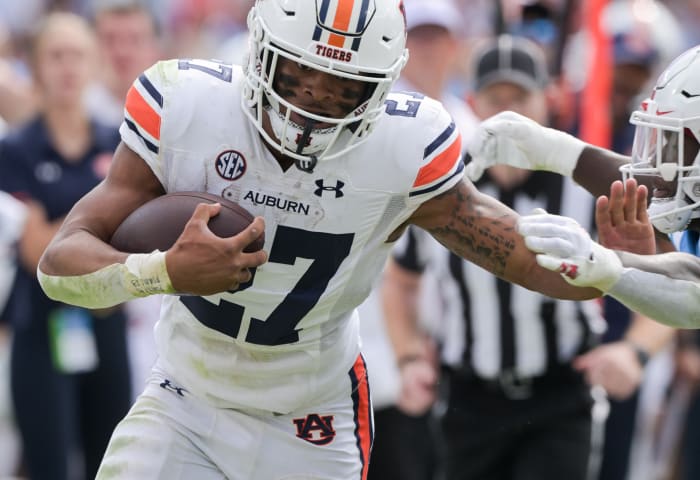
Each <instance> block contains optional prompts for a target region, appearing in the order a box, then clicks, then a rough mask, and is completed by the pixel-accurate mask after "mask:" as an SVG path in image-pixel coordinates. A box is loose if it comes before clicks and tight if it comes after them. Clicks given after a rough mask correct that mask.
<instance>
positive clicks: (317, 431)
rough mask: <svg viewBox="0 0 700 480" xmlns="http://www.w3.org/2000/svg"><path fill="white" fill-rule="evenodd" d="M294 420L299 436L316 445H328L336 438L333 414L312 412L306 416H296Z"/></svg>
mask: <svg viewBox="0 0 700 480" xmlns="http://www.w3.org/2000/svg"><path fill="white" fill-rule="evenodd" d="M292 421H293V422H294V425H296V427H297V437H299V438H301V439H302V440H306V441H307V442H310V443H313V444H314V445H328V444H329V443H331V442H332V441H333V439H334V438H335V429H334V428H333V415H324V416H320V415H318V414H316V413H311V414H309V415H307V416H306V418H295V419H294V420H292Z"/></svg>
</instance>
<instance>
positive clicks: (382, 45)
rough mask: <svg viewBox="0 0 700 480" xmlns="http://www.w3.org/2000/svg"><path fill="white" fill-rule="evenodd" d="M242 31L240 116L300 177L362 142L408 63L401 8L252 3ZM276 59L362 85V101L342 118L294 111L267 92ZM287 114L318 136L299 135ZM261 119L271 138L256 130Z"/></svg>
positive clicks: (301, 1)
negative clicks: (245, 35)
mask: <svg viewBox="0 0 700 480" xmlns="http://www.w3.org/2000/svg"><path fill="white" fill-rule="evenodd" d="M248 29H249V32H250V46H249V47H250V51H249V58H248V62H247V66H246V68H245V72H246V86H245V91H244V95H243V109H244V111H245V112H246V114H247V115H248V116H249V117H250V119H251V120H252V121H253V123H254V124H255V126H256V127H257V129H258V131H259V132H260V134H261V135H262V136H263V138H265V140H266V141H267V142H268V143H269V144H271V145H273V146H274V147H276V148H277V149H279V151H280V152H282V153H283V154H284V155H287V156H289V157H292V158H294V159H295V160H296V161H297V166H299V167H300V168H302V169H304V168H303V166H304V165H306V166H308V167H309V168H311V169H312V168H313V166H314V165H315V164H316V161H321V160H328V159H332V158H335V157H338V156H339V155H342V154H344V153H345V152H347V151H348V150H349V149H351V148H353V147H354V146H356V145H358V144H359V143H360V142H362V141H363V140H364V139H366V138H367V136H368V134H369V133H370V132H371V131H372V128H373V126H374V124H375V122H376V121H377V120H378V119H379V118H380V116H381V114H382V111H383V108H384V106H383V105H384V100H385V99H386V96H387V94H388V93H389V90H391V87H392V85H393V83H394V81H395V80H396V79H397V78H398V76H399V72H400V71H401V69H402V68H403V66H404V65H405V63H406V60H407V58H408V51H407V50H406V48H405V43H406V23H405V16H404V12H403V3H402V0H257V1H256V2H255V5H254V6H253V8H252V9H251V11H250V13H249V15H248ZM280 57H285V58H288V59H291V60H293V61H294V62H296V63H298V64H301V65H304V66H307V67H310V68H314V69H316V70H319V71H321V72H324V73H329V74H332V75H336V76H340V77H344V78H347V79H352V80H360V81H362V82H367V83H368V84H370V88H368V90H367V91H368V96H367V98H366V99H365V100H364V101H362V102H361V104H360V105H358V106H357V108H356V109H355V110H354V111H353V112H351V113H350V114H349V115H347V116H346V117H345V118H330V117H326V116H322V115H316V114H314V113H311V112H308V111H304V110H302V109H300V108H297V107H295V106H294V105H292V104H291V103H289V102H288V101H286V100H285V99H284V98H283V97H282V96H281V95H280V94H279V93H278V92H276V91H275V88H274V86H273V80H274V77H275V71H276V69H277V65H278V61H279V59H280ZM292 112H295V113H296V114H297V115H301V116H302V117H303V118H305V119H309V120H312V121H313V123H322V124H324V128H313V127H309V128H306V129H305V126H304V125H299V124H297V123H295V122H293V121H292V120H291V119H290V117H291V115H292ZM263 115H268V116H269V119H270V124H271V127H272V130H273V132H274V136H275V137H277V138H273V136H272V135H269V134H268V133H267V132H266V131H265V130H264V129H263ZM313 123H310V124H309V125H312V124H313ZM329 124H330V126H328V125H329Z"/></svg>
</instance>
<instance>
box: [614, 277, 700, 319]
mask: <svg viewBox="0 0 700 480" xmlns="http://www.w3.org/2000/svg"><path fill="white" fill-rule="evenodd" d="M606 293H607V294H608V295H610V296H611V297H613V298H615V299H617V300H618V301H620V302H621V303H623V304H624V305H625V306H626V307H628V308H629V309H631V310H634V311H635V312H639V313H641V314H642V315H646V316H647V317H649V318H652V319H653V320H656V321H657V322H660V323H664V324H666V325H670V326H671V327H676V328H700V283H698V282H696V281H690V280H679V279H674V278H670V277H668V276H666V275H662V274H658V273H651V272H647V271H643V270H638V269H636V268H625V269H624V270H623V272H622V275H621V277H620V279H619V280H618V281H617V283H615V285H613V286H612V288H610V290H608V291H607V292H606Z"/></svg>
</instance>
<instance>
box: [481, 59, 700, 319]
mask: <svg viewBox="0 0 700 480" xmlns="http://www.w3.org/2000/svg"><path fill="white" fill-rule="evenodd" d="M699 78H700V46H696V47H693V48H691V49H689V50H687V51H686V52H684V53H683V54H681V55H680V56H678V57H677V58H676V59H675V60H674V61H673V62H672V63H671V64H670V65H669V66H668V67H667V68H666V70H665V71H664V72H663V73H661V75H660V76H659V78H658V80H657V82H656V85H655V86H654V89H653V91H652V94H651V96H650V98H647V99H646V100H644V101H643V102H642V104H641V108H640V109H639V110H637V111H635V112H634V113H632V116H631V118H630V122H631V123H632V124H634V125H635V126H636V131H635V139H634V145H633V149H632V155H631V158H629V157H624V156H622V155H618V154H616V153H613V152H611V151H608V150H604V149H600V148H596V147H593V146H591V145H588V144H585V143H584V142H582V141H580V140H578V139H576V138H574V137H572V136H571V135H568V134H566V133H564V132H560V131H557V130H553V129H550V128H545V127H542V126H540V125H538V124H537V123H535V122H533V121H532V120H529V119H527V118H525V117H522V116H520V115H517V114H515V113H514V112H505V113H501V114H498V115H495V116H494V117H491V118H490V119H488V120H486V121H485V122H483V124H482V125H481V126H480V127H479V131H478V133H477V134H476V135H475V141H474V143H473V144H472V145H470V146H469V149H470V153H471V155H472V157H473V160H472V161H471V163H470V164H469V165H468V166H467V172H468V175H469V176H470V177H471V178H472V180H475V179H477V178H479V177H480V176H481V174H482V172H483V170H484V169H485V168H488V167H489V166H491V165H495V164H498V163H503V164H508V165H513V166H517V167H521V168H528V169H533V170H540V169H541V170H549V171H553V172H556V173H560V174H562V175H568V176H573V178H574V180H576V181H577V182H578V183H580V184H581V185H583V186H584V187H585V188H587V189H588V190H589V191H590V192H591V193H593V194H598V195H599V194H604V193H605V190H606V189H607V188H608V186H610V185H611V184H612V187H611V198H610V199H608V198H607V197H605V196H603V197H600V198H599V199H598V209H599V212H600V213H599V214H600V215H601V217H604V218H606V219H607V220H606V221H607V222H608V225H609V227H610V230H611V231H614V230H615V229H616V228H617V227H619V228H621V229H628V231H632V232H635V233H634V234H636V235H639V236H638V237H637V240H638V241H640V242H648V241H649V240H650V237H649V235H651V234H652V229H651V228H649V229H644V228H643V225H644V224H645V222H646V221H647V212H648V216H649V220H650V221H651V223H652V224H653V225H654V227H656V229H657V230H659V231H660V232H663V233H666V234H673V233H675V232H682V233H677V234H676V235H675V238H676V240H677V241H678V247H679V250H681V251H682V252H685V253H679V252H672V253H664V254H659V255H635V254H633V253H628V252H623V251H615V252H614V253H613V252H612V251H611V250H609V249H607V248H605V247H603V246H601V245H599V244H598V243H596V242H594V241H592V240H591V239H590V237H589V235H588V233H587V232H586V231H585V230H584V229H583V228H581V227H580V226H579V225H578V224H577V223H576V222H574V221H572V220H570V219H567V218H564V217H558V216H555V215H548V214H546V213H541V212H540V213H537V214H534V215H532V216H528V217H524V218H522V219H521V220H520V221H519V225H518V230H519V232H520V233H521V234H523V235H524V236H525V237H526V244H527V246H528V247H529V248H531V249H532V250H533V251H535V252H537V253H538V255H537V262H538V263H539V264H540V265H541V266H543V267H545V268H548V269H550V270H553V271H560V272H561V273H562V276H564V278H565V279H566V280H567V281H568V282H570V283H572V284H574V285H579V286H591V287H595V288H597V289H599V290H601V291H603V292H605V293H606V294H608V295H610V296H612V297H614V298H616V299H617V300H618V301H620V302H621V303H624V304H625V305H626V306H627V307H629V308H630V309H632V310H635V311H637V312H640V313H642V314H644V315H647V316H649V317H651V318H653V319H655V320H657V321H659V322H662V323H665V324H667V325H671V326H675V327H682V328H700V260H699V259H698V258H697V256H698V254H699V252H700V250H699V243H698V239H699V237H700V143H699V142H700V92H699V91H697V87H696V84H697V81H698V79H699ZM618 170H619V171H621V172H622V175H623V179H624V180H625V184H624V187H625V188H626V189H627V191H626V192H624V193H623V184H622V182H620V181H619V180H615V179H616V178H617V177H618V175H619V173H618ZM635 179H637V180H639V181H640V182H643V183H645V184H646V185H648V186H649V187H651V188H652V198H651V202H650V203H649V206H648V209H646V208H645V207H644V205H646V195H647V187H646V186H645V185H641V186H639V187H637V184H636V181H635ZM613 182H614V183H613ZM609 201H610V203H609ZM629 248H630V249H634V244H633V242H631V243H630V245H629Z"/></svg>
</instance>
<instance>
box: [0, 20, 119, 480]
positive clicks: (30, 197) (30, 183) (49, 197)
mask: <svg viewBox="0 0 700 480" xmlns="http://www.w3.org/2000/svg"><path fill="white" fill-rule="evenodd" d="M95 56H96V52H95V37H94V34H93V32H92V30H91V29H90V27H89V25H88V24H87V23H86V22H85V21H84V20H83V19H82V18H81V17H78V16H75V15H73V14H68V13H54V14H50V15H49V16H48V17H46V18H45V19H44V20H43V22H42V23H41V24H40V25H39V28H38V29H37V33H36V36H35V38H34V39H33V41H32V49H31V67H32V72H33V78H34V83H35V88H36V90H37V92H38V94H39V97H40V101H41V110H40V114H39V115H38V116H37V117H36V118H35V119H33V120H32V121H31V122H30V123H28V124H27V125H26V126H24V127H22V128H21V129H19V130H17V131H15V132H12V133H11V134H9V135H8V136H7V137H6V138H5V139H4V140H3V141H2V143H1V144H0V149H1V151H0V189H2V190H5V191H7V192H9V193H12V194H13V195H14V196H15V197H17V198H20V199H22V200H23V201H24V202H25V203H26V204H27V205H28V207H29V210H28V212H29V213H28V217H27V222H26V227H25V230H24V233H23V234H22V237H21V239H20V242H19V269H18V273H17V278H16V281H15V284H14V287H13V291H12V294H11V298H10V303H9V305H8V310H7V315H6V318H7V319H8V321H9V323H10V325H11V327H12V329H13V339H12V356H11V386H12V399H13V403H14V409H15V414H16V419H17V424H18V427H19V430H20V434H21V438H22V447H23V448H22V450H23V453H24V459H25V463H26V467H27V469H28V473H29V476H30V478H32V480H43V479H47V480H66V479H69V478H70V479H75V478H84V479H89V478H94V477H95V474H96V472H97V467H98V465H99V462H100V460H101V458H102V455H103V453H104V450H105V448H106V446H107V442H108V441H109V437H110V434H111V432H112V430H113V429H114V427H115V426H116V424H117V422H118V421H119V420H120V419H121V418H122V417H123V416H124V415H125V414H126V412H127V411H128V409H129V406H130V401H131V395H130V383H129V381H130V380H129V364H128V358H127V350H126V334H125V329H126V318H125V316H124V314H123V312H122V311H121V310H120V309H119V308H115V309H110V310H105V311H89V310H85V309H80V308H75V307H71V306H68V305H63V304H61V303H58V302H54V301H51V300H49V298H48V297H46V295H45V294H44V293H43V291H42V290H41V287H40V286H39V283H38V282H37V279H36V269H37V264H38V262H39V257H40V256H41V254H42V253H43V250H44V248H45V247H46V245H47V244H48V243H49V241H50V240H51V238H52V237H53V235H54V233H55V232H56V230H57V229H58V227H59V226H60V224H61V223H62V220H63V217H64V215H65V214H66V213H67V212H68V210H70V208H71V207H72V206H73V204H74V203H75V202H77V201H78V199H80V198H81V197H82V196H83V195H84V194H85V193H87V192H88V191H89V190H91V189H92V188H93V187H94V186H95V185H97V184H98V183H99V182H100V181H101V180H102V178H104V176H105V175H106V173H107V170H108V168H109V164H110V160H111V156H112V152H113V150H114V148H115V147H116V145H117V143H118V141H119V135H118V132H117V130H115V129H112V128H107V127H104V126H101V125H99V124H98V123H96V122H94V121H93V120H92V119H91V118H90V117H89V115H88V114H87V112H86V111H85V109H84V107H83V103H82V96H83V93H84V91H85V88H86V87H87V85H88V84H89V82H90V81H91V79H92V77H93V75H94V73H95V70H94V69H95V60H96V58H95ZM83 460H84V465H81V463H80V462H82V461H83Z"/></svg>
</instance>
